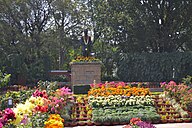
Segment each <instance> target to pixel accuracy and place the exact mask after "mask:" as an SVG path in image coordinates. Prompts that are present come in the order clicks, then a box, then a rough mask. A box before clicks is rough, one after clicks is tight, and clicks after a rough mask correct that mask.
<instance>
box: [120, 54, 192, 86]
mask: <svg viewBox="0 0 192 128" xmlns="http://www.w3.org/2000/svg"><path fill="white" fill-rule="evenodd" d="M173 68H174V69H175V71H173ZM117 69H118V70H117V75H118V77H119V78H120V80H123V81H138V82H139V81H142V82H161V81H170V80H175V81H177V82H179V81H181V80H182V78H184V77H186V75H192V52H183V53H181V52H175V53H132V54H131V53H130V54H126V55H123V56H122V57H121V59H120V61H119V62H118V64H117ZM173 72H175V73H173ZM173 74H174V75H173ZM173 76H174V77H173Z"/></svg>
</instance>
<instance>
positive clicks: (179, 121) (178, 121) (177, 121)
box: [175, 120, 183, 123]
mask: <svg viewBox="0 0 192 128" xmlns="http://www.w3.org/2000/svg"><path fill="white" fill-rule="evenodd" d="M175 122H176V123H181V122H183V121H182V120H175Z"/></svg>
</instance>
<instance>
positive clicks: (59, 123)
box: [44, 114, 64, 128]
mask: <svg viewBox="0 0 192 128" xmlns="http://www.w3.org/2000/svg"><path fill="white" fill-rule="evenodd" d="M63 122H64V120H63V119H62V118H61V117H60V115H58V114H51V115H50V116H49V119H48V120H47V121H45V123H44V124H45V127H44V128H63V127H64V126H63Z"/></svg>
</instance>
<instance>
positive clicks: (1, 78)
mask: <svg viewBox="0 0 192 128" xmlns="http://www.w3.org/2000/svg"><path fill="white" fill-rule="evenodd" d="M10 77H11V74H6V73H3V72H2V71H1V70H0V87H5V86H8V83H9V81H10Z"/></svg>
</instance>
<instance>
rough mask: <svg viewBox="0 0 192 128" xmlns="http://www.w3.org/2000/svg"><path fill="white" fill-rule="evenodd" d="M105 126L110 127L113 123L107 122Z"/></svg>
mask: <svg viewBox="0 0 192 128" xmlns="http://www.w3.org/2000/svg"><path fill="white" fill-rule="evenodd" d="M103 125H105V126H110V125H111V123H109V122H105V123H103Z"/></svg>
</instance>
